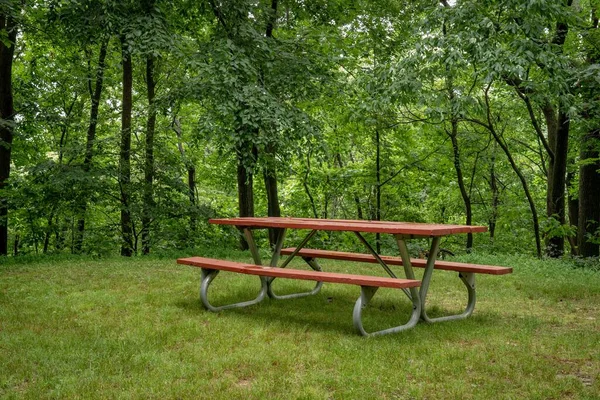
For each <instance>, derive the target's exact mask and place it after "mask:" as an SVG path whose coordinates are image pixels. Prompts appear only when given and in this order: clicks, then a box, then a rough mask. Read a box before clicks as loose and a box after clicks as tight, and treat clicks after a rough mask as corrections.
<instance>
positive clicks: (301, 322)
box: [174, 294, 505, 338]
mask: <svg viewBox="0 0 600 400" xmlns="http://www.w3.org/2000/svg"><path fill="white" fill-rule="evenodd" d="M244 300H248V299H247V298H241V296H240V295H239V294H235V295H227V296H222V297H220V298H219V302H218V304H228V303H233V302H239V301H244ZM355 301H356V298H352V297H349V296H346V295H343V296H335V297H333V296H325V295H323V294H318V295H315V296H309V297H304V298H297V299H288V300H273V299H269V298H266V299H265V300H264V301H263V302H261V303H260V304H256V305H253V306H249V307H244V308H234V309H230V310H224V311H221V312H219V313H217V314H220V315H222V316H224V317H227V318H236V319H240V318H241V319H243V320H244V324H243V325H245V326H251V325H253V324H256V326H261V327H264V326H275V328H274V329H282V328H286V329H293V330H295V331H300V332H309V331H312V332H330V333H331V332H334V333H343V334H350V335H356V330H355V328H354V326H353V321H352V312H353V308H354V303H355ZM174 305H175V306H176V307H179V308H181V309H182V310H184V311H185V312H186V313H188V314H190V315H198V316H200V315H204V314H205V313H206V314H208V315H216V314H215V313H211V312H210V311H208V310H206V309H205V308H204V307H203V305H202V303H201V301H200V299H198V297H188V298H185V299H181V300H180V301H177V302H175V303H174ZM428 311H431V312H432V313H433V314H434V315H436V316H437V315H451V314H455V313H456V312H457V310H447V309H445V308H442V307H437V306H434V307H431V308H430V307H428ZM410 313H411V306H410V304H407V303H399V302H393V301H390V300H389V299H383V300H380V301H373V303H371V304H370V305H369V306H368V308H367V309H366V310H365V312H364V314H363V323H364V324H365V327H366V329H367V330H368V331H376V330H380V329H387V328H391V327H393V326H398V325H402V324H404V323H405V322H406V321H407V320H408V318H409V316H410ZM502 319H503V317H502V315H499V314H496V313H493V312H486V313H477V312H475V313H474V314H473V315H472V316H470V317H469V318H467V319H463V320H456V321H448V322H442V323H434V324H426V323H423V322H420V323H419V324H417V326H416V327H415V328H413V329H410V330H409V331H408V332H410V331H414V329H426V330H429V329H440V328H439V327H440V326H441V325H444V326H447V327H448V328H450V329H445V328H442V329H441V331H443V332H445V335H449V336H448V338H450V337H452V336H453V333H452V332H455V331H458V332H462V333H460V334H463V333H464V331H462V329H461V326H463V327H465V326H469V327H474V326H480V327H481V328H483V329H492V330H493V329H498V327H499V326H503V325H504V324H505V323H504V322H502ZM399 334H401V333H399Z"/></svg>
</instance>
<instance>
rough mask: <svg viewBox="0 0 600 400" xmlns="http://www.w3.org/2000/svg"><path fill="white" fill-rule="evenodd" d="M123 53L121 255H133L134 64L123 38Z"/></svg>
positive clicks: (120, 175)
mask: <svg viewBox="0 0 600 400" xmlns="http://www.w3.org/2000/svg"><path fill="white" fill-rule="evenodd" d="M121 46H122V50H123V51H122V54H123V102H122V111H121V145H120V151H119V178H118V179H119V188H120V191H121V235H122V238H123V241H122V243H121V255H122V256H125V257H131V256H132V255H133V222H132V218H131V210H130V191H131V187H130V186H131V114H132V107H133V99H132V87H133V65H132V61H131V54H130V53H129V51H128V50H127V49H126V43H125V41H124V39H121Z"/></svg>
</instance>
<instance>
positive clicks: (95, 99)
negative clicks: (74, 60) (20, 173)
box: [73, 39, 108, 253]
mask: <svg viewBox="0 0 600 400" xmlns="http://www.w3.org/2000/svg"><path fill="white" fill-rule="evenodd" d="M107 48H108V39H107V40H105V41H103V42H102V44H101V45H100V52H99V54H98V66H97V67H96V84H95V88H94V89H93V90H92V77H91V76H90V77H89V78H90V80H89V83H88V91H89V94H90V99H91V107H90V122H89V125H88V131H87V139H86V144H85V157H84V159H83V172H84V173H85V174H88V173H89V172H90V169H91V167H92V160H93V158H94V144H95V142H96V127H97V126H98V114H99V108H100V100H101V98H102V87H103V84H104V70H105V69H106V52H107ZM88 197H89V193H88V192H87V190H85V191H84V192H83V193H82V195H81V198H80V200H79V205H78V206H77V214H78V215H79V218H78V220H77V234H76V237H75V243H74V246H73V250H74V252H75V253H81V250H82V249H83V238H84V235H85V213H86V211H87V203H88Z"/></svg>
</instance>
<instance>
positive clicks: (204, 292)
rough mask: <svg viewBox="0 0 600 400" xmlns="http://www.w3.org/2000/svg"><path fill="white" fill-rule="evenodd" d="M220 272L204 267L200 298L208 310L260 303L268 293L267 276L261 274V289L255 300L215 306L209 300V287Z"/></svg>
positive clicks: (220, 309)
mask: <svg viewBox="0 0 600 400" xmlns="http://www.w3.org/2000/svg"><path fill="white" fill-rule="evenodd" d="M218 274H219V271H218V270H215V269H208V268H202V275H201V278H200V300H201V301H202V304H203V305H204V307H206V309H207V310H210V311H212V312H218V311H222V310H228V309H230V308H242V307H247V306H251V305H253V304H257V303H260V302H261V301H263V300H264V298H265V296H266V295H267V286H268V284H267V280H266V279H265V277H263V276H260V277H259V278H260V291H259V292H258V295H257V296H256V298H255V299H254V300H248V301H241V302H239V303H232V304H226V305H223V306H213V305H212V304H211V303H210V301H209V300H208V288H209V287H210V284H211V283H212V281H213V280H214V279H215V277H216V276H217V275H218Z"/></svg>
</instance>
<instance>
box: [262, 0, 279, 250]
mask: <svg viewBox="0 0 600 400" xmlns="http://www.w3.org/2000/svg"><path fill="white" fill-rule="evenodd" d="M277 3H278V0H271V10H270V15H269V18H268V19H267V27H266V31H265V37H266V38H267V39H271V38H272V37H273V29H275V21H276V20H277ZM261 75H262V76H263V79H261V81H262V82H263V85H264V82H265V80H264V71H263V70H262V69H261ZM275 154H276V150H275V146H274V145H272V144H271V145H268V146H267V148H266V149H265V156H266V158H267V163H266V166H265V169H264V171H263V175H264V180H265V189H266V193H267V215H268V216H269V217H280V216H281V208H280V206H279V194H278V191H277V171H276V169H275ZM278 235H279V229H273V228H269V243H270V244H271V247H274V246H275V243H276V242H277V237H278Z"/></svg>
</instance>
